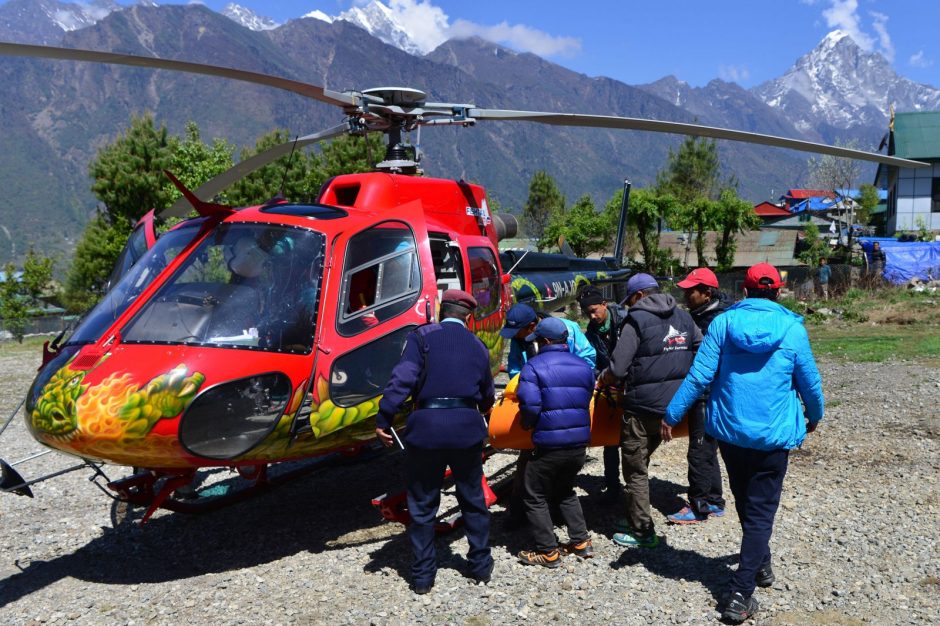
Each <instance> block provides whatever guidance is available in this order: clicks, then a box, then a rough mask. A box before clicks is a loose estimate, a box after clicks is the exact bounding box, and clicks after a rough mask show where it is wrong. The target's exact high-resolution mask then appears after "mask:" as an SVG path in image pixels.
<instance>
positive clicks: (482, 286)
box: [467, 248, 500, 319]
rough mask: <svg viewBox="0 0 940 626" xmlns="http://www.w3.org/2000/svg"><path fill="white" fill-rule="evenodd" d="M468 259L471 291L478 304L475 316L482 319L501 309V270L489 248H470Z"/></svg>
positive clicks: (474, 312)
mask: <svg viewBox="0 0 940 626" xmlns="http://www.w3.org/2000/svg"><path fill="white" fill-rule="evenodd" d="M467 259H468V260H469V261H470V285H471V286H470V289H471V290H472V292H473V297H474V298H476V299H477V304H478V306H477V308H476V309H475V310H474V311H473V316H474V317H475V318H477V319H480V318H483V317H486V316H487V315H489V314H490V313H492V312H493V311H495V310H496V309H497V308H498V307H499V291H500V289H499V288H500V280H499V270H498V269H497V268H496V258H495V257H494V256H493V251H492V250H490V249H489V248H469V249H468V250H467Z"/></svg>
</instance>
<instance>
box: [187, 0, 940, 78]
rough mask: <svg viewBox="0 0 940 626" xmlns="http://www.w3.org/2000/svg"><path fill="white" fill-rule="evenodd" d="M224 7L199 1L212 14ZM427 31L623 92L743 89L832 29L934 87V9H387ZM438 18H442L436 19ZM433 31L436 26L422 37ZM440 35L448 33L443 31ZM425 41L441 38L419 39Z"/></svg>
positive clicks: (416, 3)
mask: <svg viewBox="0 0 940 626" xmlns="http://www.w3.org/2000/svg"><path fill="white" fill-rule="evenodd" d="M228 1H229V0H204V2H205V4H207V5H208V6H210V7H211V8H213V9H215V10H219V9H221V8H222V7H223V6H224V5H225V4H227V3H228ZM356 1H359V3H360V4H361V3H362V2H361V0H276V1H269V0H239V2H238V3H239V4H242V5H243V6H248V7H250V8H252V9H253V10H255V11H256V12H258V13H261V14H263V15H268V16H269V17H272V18H274V19H275V20H278V21H280V22H283V21H286V20H288V19H291V18H295V17H298V16H300V15H303V14H304V13H307V12H309V11H313V10H315V9H319V10H321V11H323V12H324V13H327V14H330V15H336V14H338V13H340V12H342V11H343V10H346V9H348V8H349V7H350V6H352V5H353V4H354V3H355V2H356ZM385 2H386V4H389V5H390V6H392V8H393V10H395V11H396V12H397V13H398V14H399V15H402V16H406V17H409V18H410V19H411V20H413V22H414V23H415V24H418V25H420V27H421V28H422V29H423V30H425V31H427V30H431V31H434V30H439V28H440V26H441V25H445V26H449V27H450V29H451V31H458V32H461V31H462V32H468V33H473V32H478V33H480V34H489V35H490V37H491V38H492V37H499V38H502V41H501V43H503V44H505V45H508V46H509V47H512V48H514V49H517V50H528V51H533V52H536V53H538V54H540V55H541V56H545V57H547V58H549V59H551V60H553V61H555V62H557V63H559V64H561V65H564V66H565V67H569V68H571V69H573V70H576V71H578V72H583V73H585V74H588V75H591V76H597V75H603V76H610V77H612V78H616V79H617V80H621V81H623V82H626V83H630V84H640V83H646V82H651V81H654V80H656V79H658V78H662V77H663V76H666V75H669V74H673V75H675V76H677V77H678V78H680V79H681V80H684V81H686V82H688V83H690V84H692V85H695V86H701V85H704V84H705V83H707V82H708V81H709V80H711V79H713V78H723V79H725V80H732V81H734V82H737V83H738V84H740V85H742V86H744V87H751V86H754V85H757V84H760V83H761V82H763V81H765V80H768V79H771V78H775V77H777V76H779V75H781V74H782V73H784V72H785V71H786V70H787V68H789V67H790V66H791V65H792V64H793V63H794V61H796V59H797V58H798V57H799V56H801V55H803V54H805V53H806V52H809V51H810V50H811V49H812V48H813V47H815V46H816V45H817V44H818V43H819V41H820V40H821V39H822V38H823V37H824V36H825V35H826V33H828V32H829V31H831V30H834V29H836V28H840V29H842V30H846V31H848V32H849V33H850V34H852V35H853V38H854V39H855V40H856V42H857V43H859V44H860V45H861V46H862V47H863V48H866V49H868V50H872V51H877V52H880V53H882V54H883V55H884V56H885V57H886V58H888V59H889V60H890V61H891V62H892V65H893V66H894V68H895V70H896V71H897V72H898V73H900V74H902V75H904V76H906V77H908V78H911V79H912V80H915V81H917V82H922V83H927V84H930V85H933V86H935V87H940V37H938V36H937V25H938V24H940V2H937V1H936V0H776V1H774V0H643V1H637V0H619V1H618V0H599V1H588V2H581V3H571V2H560V1H558V0H541V1H538V2H532V1H515V0H469V1H468V0H460V1H455V0H385ZM442 16H443V17H444V19H443V20H442V19H441V17H442ZM430 24H435V25H436V26H435V27H431V28H430V29H429V25H430ZM444 34H445V35H446V33H444ZM428 36H429V37H434V36H441V34H440V33H433V32H431V33H428Z"/></svg>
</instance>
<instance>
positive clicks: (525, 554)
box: [519, 548, 561, 569]
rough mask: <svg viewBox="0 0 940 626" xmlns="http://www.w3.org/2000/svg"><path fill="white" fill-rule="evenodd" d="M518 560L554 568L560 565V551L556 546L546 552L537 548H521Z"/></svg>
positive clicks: (526, 563) (527, 563)
mask: <svg viewBox="0 0 940 626" xmlns="http://www.w3.org/2000/svg"><path fill="white" fill-rule="evenodd" d="M519 562H520V563H523V564H525V565H541V566H542V567H550V568H552V569H555V568H556V567H561V552H560V551H559V550H558V548H555V549H553V550H549V551H548V552H539V551H538V550H523V551H522V552H520V553H519Z"/></svg>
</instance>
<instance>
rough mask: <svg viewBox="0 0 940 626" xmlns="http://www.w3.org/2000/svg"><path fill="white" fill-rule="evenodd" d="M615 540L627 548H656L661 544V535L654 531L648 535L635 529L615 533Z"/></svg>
mask: <svg viewBox="0 0 940 626" xmlns="http://www.w3.org/2000/svg"><path fill="white" fill-rule="evenodd" d="M613 540H614V543H616V544H617V545H618V546H624V547H627V548H630V547H639V548H655V547H656V546H658V545H659V535H657V534H656V533H655V532H653V531H650V533H649V534H646V535H641V534H639V533H636V532H635V531H631V532H623V533H615V534H614V536H613Z"/></svg>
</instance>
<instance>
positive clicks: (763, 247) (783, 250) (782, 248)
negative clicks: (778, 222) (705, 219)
mask: <svg viewBox="0 0 940 626" xmlns="http://www.w3.org/2000/svg"><path fill="white" fill-rule="evenodd" d="M791 217H792V216H791ZM797 234H798V233H797V232H796V231H795V230H789V231H788V230H776V231H770V230H751V231H747V232H744V233H740V234H739V235H738V236H737V237H736V238H735V242H736V244H737V245H736V250H735V254H734V267H736V268H745V267H750V266H751V265H754V264H755V263H771V264H772V265H775V266H778V267H794V266H797V265H802V262H801V261H800V260H798V259H796V258H795V257H794V253H795V251H796V241H797ZM717 243H718V233H716V232H707V233H705V250H704V251H705V258H706V261H707V263H708V264H709V265H713V264H714V263H715V259H716V258H717V256H718V255H717V254H716V253H715V245H716V244H717ZM659 247H660V248H664V249H667V250H669V251H670V252H671V253H672V256H673V258H676V259H679V261H680V262H681V263H682V264H683V265H686V266H695V264H697V263H698V257H697V256H696V252H695V242H694V238H691V237H689V236H688V234H686V233H678V232H674V231H669V232H664V233H662V234H661V235H660V237H659ZM641 259H642V257H641V256H640V254H639V252H637V254H636V255H635V256H634V258H633V260H634V261H640V260H641Z"/></svg>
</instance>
